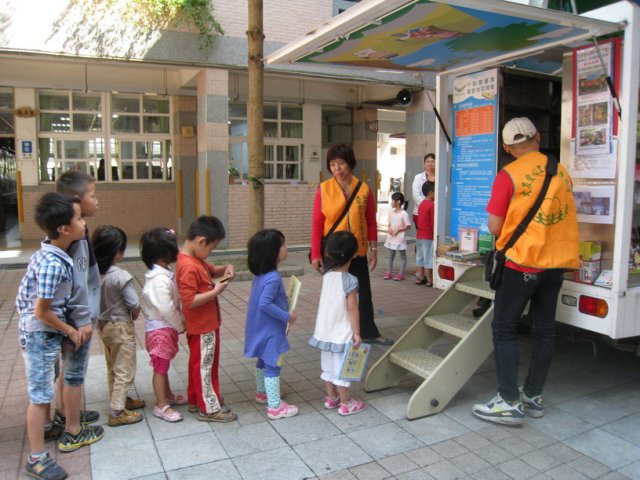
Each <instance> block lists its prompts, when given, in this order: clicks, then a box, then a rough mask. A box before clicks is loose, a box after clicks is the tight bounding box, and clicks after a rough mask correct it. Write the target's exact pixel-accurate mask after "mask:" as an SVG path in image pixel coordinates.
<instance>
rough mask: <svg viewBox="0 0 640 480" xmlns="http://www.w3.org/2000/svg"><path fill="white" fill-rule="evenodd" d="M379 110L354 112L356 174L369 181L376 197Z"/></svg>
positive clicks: (368, 109) (358, 110)
mask: <svg viewBox="0 0 640 480" xmlns="http://www.w3.org/2000/svg"><path fill="white" fill-rule="evenodd" d="M377 124H378V110H377V109H375V108H357V109H355V110H354V111H353V152H354V153H355V155H356V160H357V162H358V164H357V165H356V170H355V172H354V174H355V175H356V176H357V177H358V178H360V179H364V178H366V180H367V185H368V186H369V188H370V189H371V191H372V192H374V195H376V196H375V197H374V198H376V199H377V191H376V170H377V163H378V131H377V128H374V126H377Z"/></svg>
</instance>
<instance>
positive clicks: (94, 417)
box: [53, 410, 100, 427]
mask: <svg viewBox="0 0 640 480" xmlns="http://www.w3.org/2000/svg"><path fill="white" fill-rule="evenodd" d="M99 419H100V413H99V412H97V411H95V410H80V423H84V424H85V425H89V424H90V423H94V422H97V421H98V420H99ZM66 421H67V417H65V416H64V415H62V414H61V413H60V411H59V410H56V413H55V415H54V416H53V423H54V424H57V425H61V426H63V427H64V426H65V422H66Z"/></svg>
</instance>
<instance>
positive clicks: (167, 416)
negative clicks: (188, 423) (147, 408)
mask: <svg viewBox="0 0 640 480" xmlns="http://www.w3.org/2000/svg"><path fill="white" fill-rule="evenodd" d="M170 408H171V405H165V406H164V407H162V408H160V407H159V406H157V405H155V406H154V407H153V415H154V416H155V417H158V418H161V419H162V420H164V421H165V422H169V423H176V422H181V421H182V415H181V414H180V412H176V411H175V410H174V411H173V412H167V410H169V409H170Z"/></svg>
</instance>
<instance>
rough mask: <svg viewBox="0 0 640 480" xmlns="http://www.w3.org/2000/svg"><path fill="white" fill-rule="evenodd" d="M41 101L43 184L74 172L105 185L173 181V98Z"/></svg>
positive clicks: (64, 96) (76, 95) (56, 97)
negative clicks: (128, 182) (79, 172)
mask: <svg viewBox="0 0 640 480" xmlns="http://www.w3.org/2000/svg"><path fill="white" fill-rule="evenodd" d="M38 101H39V110H40V117H39V128H38V155H39V160H40V165H39V166H40V175H39V178H40V181H41V182H53V181H55V179H56V178H58V177H59V176H60V174H61V173H63V172H65V171H66V170H69V169H76V170H80V171H84V172H86V173H88V174H90V175H92V176H94V177H96V179H97V180H98V181H100V182H118V181H136V182H143V181H170V180H172V179H173V174H172V160H171V111H170V101H169V98H167V97H161V96H156V95H144V94H120V93H97V92H89V93H84V92H59V91H40V92H39V93H38ZM104 119H108V120H106V121H105V120H104ZM108 167H110V168H108Z"/></svg>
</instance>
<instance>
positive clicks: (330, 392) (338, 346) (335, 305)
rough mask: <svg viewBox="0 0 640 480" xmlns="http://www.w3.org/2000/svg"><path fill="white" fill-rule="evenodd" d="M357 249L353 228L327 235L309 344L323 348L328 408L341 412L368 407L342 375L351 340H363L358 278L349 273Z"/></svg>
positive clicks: (358, 343)
mask: <svg viewBox="0 0 640 480" xmlns="http://www.w3.org/2000/svg"><path fill="white" fill-rule="evenodd" d="M357 251H358V241H357V240H356V237H355V236H354V235H353V234H352V233H351V232H347V231H339V232H335V233H332V234H331V235H329V237H327V243H326V248H325V258H324V260H323V264H324V268H325V273H324V275H323V279H322V292H321V293H320V305H319V306H318V316H317V317H316V325H315V330H314V332H313V336H312V337H311V338H310V339H309V345H311V346H312V347H316V348H319V349H320V350H321V353H320V366H321V369H322V374H321V375H320V378H321V379H322V380H324V384H325V388H326V391H327V397H326V398H325V401H324V408H326V409H328V410H332V409H334V408H337V409H338V413H339V414H340V415H352V414H354V413H359V412H361V411H363V410H364V409H365V408H366V404H365V403H364V402H362V401H360V400H357V399H356V398H354V397H352V396H351V393H350V387H351V383H350V382H348V381H344V380H340V378H339V376H340V364H341V363H342V357H343V355H344V351H345V350H346V349H347V348H348V347H349V344H350V343H351V344H352V345H353V348H358V347H360V344H361V343H362V339H361V338H360V319H359V314H358V279H357V278H356V277H355V276H354V275H351V274H350V273H349V266H350V265H351V260H352V259H353V257H354V256H355V255H356V254H357Z"/></svg>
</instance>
